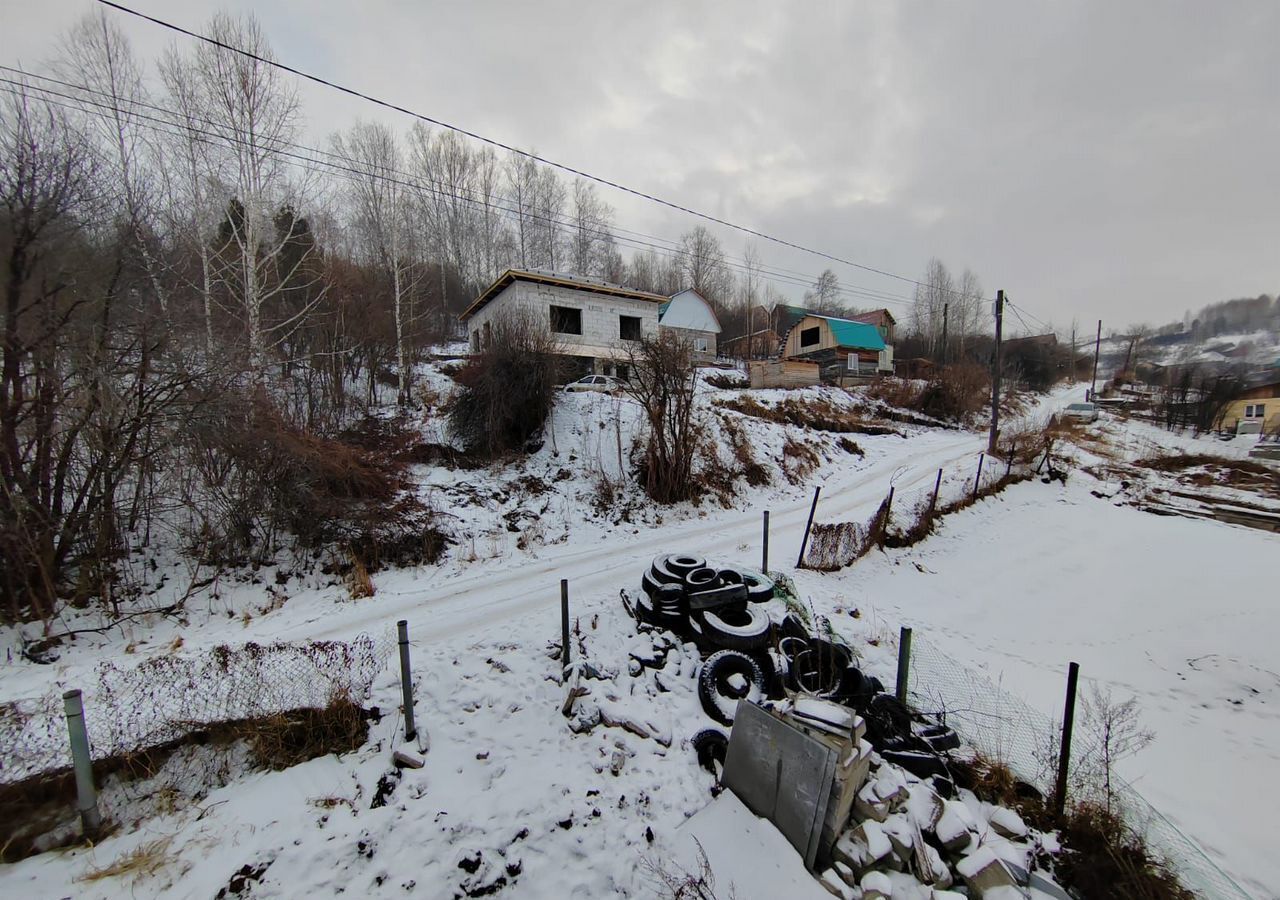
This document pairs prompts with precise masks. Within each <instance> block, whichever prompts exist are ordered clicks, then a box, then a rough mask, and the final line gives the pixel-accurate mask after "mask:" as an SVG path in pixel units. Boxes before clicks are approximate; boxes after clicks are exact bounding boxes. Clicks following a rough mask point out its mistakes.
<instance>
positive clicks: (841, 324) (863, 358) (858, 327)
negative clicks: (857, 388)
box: [782, 313, 893, 384]
mask: <svg viewBox="0 0 1280 900" xmlns="http://www.w3.org/2000/svg"><path fill="white" fill-rule="evenodd" d="M782 358H783V359H807V360H811V361H813V362H816V363H818V365H819V368H820V371H821V374H822V380H823V381H824V382H827V383H830V384H843V383H844V382H845V381H846V380H847V379H857V378H865V377H868V376H875V375H881V374H887V375H891V374H893V345H892V344H890V343H886V342H885V334H884V329H882V328H879V327H877V326H876V325H874V324H872V323H870V322H857V321H854V320H853V319H840V318H836V317H835V316H819V315H814V314H813V313H809V314H808V315H805V316H804V317H803V318H801V319H799V320H798V321H797V322H796V323H795V324H794V325H792V326H791V329H790V331H788V332H787V336H786V339H785V341H784V342H783V349H782Z"/></svg>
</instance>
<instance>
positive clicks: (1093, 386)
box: [1089, 319, 1102, 403]
mask: <svg viewBox="0 0 1280 900" xmlns="http://www.w3.org/2000/svg"><path fill="white" fill-rule="evenodd" d="M1101 350H1102V320H1101V319H1099V320H1098V337H1097V340H1095V341H1094V342H1093V378H1091V379H1089V402H1091V403H1092V402H1093V395H1094V393H1095V392H1096V391H1097V390H1098V354H1099V352H1100V351H1101Z"/></svg>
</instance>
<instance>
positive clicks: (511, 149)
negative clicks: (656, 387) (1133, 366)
mask: <svg viewBox="0 0 1280 900" xmlns="http://www.w3.org/2000/svg"><path fill="white" fill-rule="evenodd" d="M97 2H98V3H101V4H102V5H103V6H106V7H109V8H110V9H114V10H116V11H118V12H122V13H125V14H127V15H130V16H134V17H136V18H138V19H142V20H143V21H147V22H150V23H152V24H154V25H159V26H160V27H162V28H167V29H169V30H170V31H174V32H177V33H179V34H182V35H185V36H187V37H189V38H192V39H194V40H197V41H202V42H204V43H206V44H209V45H211V46H214V47H217V48H219V49H221V50H227V51H229V52H232V53H236V54H239V55H241V56H244V57H246V58H247V59H251V60H254V61H255V62H259V63H262V64H263V65H268V66H272V67H273V68H277V69H280V70H281V71H284V72H289V73H290V74H292V75H295V76H297V77H298V78H303V79H306V80H307V81H311V82H313V83H315V84H319V85H323V86H324V87H327V88H329V89H331V90H335V91H339V92H340V93H343V94H347V95H349V96H352V97H356V98H358V99H360V100H364V101H366V102H368V103H373V104H375V105H377V106H381V107H383V108H384V109H389V110H391V111H393V112H397V113H401V114H403V115H406V116H410V117H412V118H414V119H418V120H419V121H422V122H426V123H428V124H430V125H435V126H437V127H440V128H446V129H448V130H450V131H453V132H456V133H458V134H461V135H464V136H466V137H469V138H471V139H472V140H475V141H480V142H482V143H485V144H488V145H490V146H492V147H497V148H499V149H501V150H505V151H507V152H508V153H513V154H516V155H518V156H522V157H524V158H526V159H530V160H533V161H534V162H537V163H540V164H542V165H545V166H550V167H552V168H555V169H559V170H561V171H563V172H568V173H570V174H571V175H575V176H578V177H580V178H585V179H587V180H589V181H593V182H595V183H597V184H601V185H604V186H606V187H610V188H613V189H614V190H618V191H622V192H623V193H626V194H631V195H632V196H635V197H639V198H640V199H642V200H647V201H650V202H652V203H656V204H659V205H660V206H665V207H667V208H668V209H672V210H675V211H677V212H682V213H685V214H687V215H691V216H694V217H696V218H699V219H702V220H704V221H707V222H712V223H715V224H717V225H722V226H724V227H725V228H730V229H733V230H735V231H739V232H741V233H743V234H749V235H751V236H752V237H757V238H760V239H761V240H765V241H769V242H771V243H774V244H778V245H780V246H783V247H789V248H791V249H793V250H799V251H801V252H803V253H808V254H811V255H813V256H817V257H820V258H822V259H827V260H830V261H832V262H836V263H840V264H841V265H845V266H850V267H851V268H855V269H861V270H862V271H864V272H871V273H873V274H876V275H881V276H883V277H885V278H892V279H895V280H897V281H902V282H905V283H907V284H911V285H915V286H916V287H929V285H927V284H925V283H924V282H921V281H918V280H916V279H914V278H910V277H908V276H906V275H899V274H897V273H896V272H890V271H888V270H887V269H880V268H877V267H875V266H868V265H865V264H863V263H859V262H855V261H854V260H851V259H846V258H844V257H840V256H835V255H833V254H830V253H827V252H825V251H822V250H816V249H814V248H812V247H806V246H804V245H803V244H798V243H795V242H794V241H789V240H786V239H784V238H780V237H776V236H774V235H771V234H767V233H765V232H763V231H759V230H757V229H754V228H750V227H748V226H746V225H739V224H737V223H735V222H730V221H728V220H727V219H722V218H719V217H718V216H713V215H711V214H709V213H704V212H700V211H699V210H696V209H692V208H691V207H688V206H684V205H682V204H680V203H676V202H674V201H672V200H667V199H664V198H662V197H658V196H655V195H653V194H650V193H647V192H645V191H642V190H639V189H637V188H632V187H628V186H627V185H624V184H620V183H619V182H616V181H611V180H609V179H607V178H603V177H601V176H599V175H593V174H591V173H590V172H587V171H585V170H582V169H577V168H574V167H573V166H569V165H566V164H565V163H561V162H556V161H555V160H552V159H547V158H546V157H542V156H539V155H537V154H536V153H531V152H530V151H528V150H522V149H520V148H518V147H515V146H512V145H511V144H507V143H504V142H502V141H499V140H496V139H494V138H490V137H486V136H485V135H482V134H479V133H477V132H474V131H470V130H468V129H466V128H462V127H460V126H457V125H453V124H450V123H449V122H445V121H443V120H441V119H436V118H433V117H432V116H428V115H425V114H423V113H419V112H415V111H414V110H411V109H408V108H406V107H404V106H400V105H399V104H396V103H392V102H390V101H387V100H382V99H380V98H378V97H374V96H372V95H371V94H366V93H364V92H362V91H359V90H356V89H355V88H351V87H347V86H346V85H342V84H339V83H337V82H334V81H330V80H329V79H327V78H323V77H321V76H319V75H315V74H312V73H310V72H307V71H304V70H302V69H298V68H296V67H294V66H290V65H288V64H286V63H282V62H279V61H278V60H275V59H271V58H269V57H263V56H259V55H258V54H256V53H252V52H250V51H248V50H244V49H242V48H240V47H235V46H232V45H230V44H226V43H223V42H222V41H219V40H217V39H216V38H211V37H209V36H208V35H204V34H201V33H200V32H198V31H192V30H190V29H188V28H184V27H182V26H181V25H176V24H174V23H172V22H168V21H166V20H164V19H161V18H158V17H156V16H152V15H148V14H146V13H143V12H139V11H138V10H135V9H131V8H129V7H128V6H125V5H123V4H120V3H116V2H114V0H97ZM935 289H937V288H935ZM944 290H946V289H944ZM948 292H949V293H952V294H957V295H959V293H960V292H958V291H956V290H954V289H950V290H948Z"/></svg>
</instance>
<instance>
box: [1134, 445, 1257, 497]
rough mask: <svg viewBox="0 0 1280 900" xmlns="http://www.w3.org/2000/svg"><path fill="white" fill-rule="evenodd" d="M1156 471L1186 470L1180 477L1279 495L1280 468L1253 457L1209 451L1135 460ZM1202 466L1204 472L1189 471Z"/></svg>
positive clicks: (1199, 482) (1139, 464) (1136, 464)
mask: <svg viewBox="0 0 1280 900" xmlns="http://www.w3.org/2000/svg"><path fill="white" fill-rule="evenodd" d="M1134 465H1135V466H1138V467H1139V468H1143V469H1151V470H1152V471H1155V472H1167V473H1179V472H1180V473H1184V474H1183V475H1182V477H1181V478H1180V479H1179V480H1180V481H1183V482H1185V483H1187V484H1194V485H1198V486H1201V487H1207V486H1209V485H1221V486H1224V487H1233V488H1240V489H1242V490H1247V491H1250V490H1251V491H1260V492H1262V493H1270V494H1273V495H1275V496H1280V469H1277V468H1274V467H1272V466H1268V465H1266V464H1264V463H1260V462H1255V461H1253V460H1251V459H1228V458H1227V457H1225V456H1213V455H1211V454H1207V453H1175V454H1170V455H1168V456H1153V457H1148V458H1147V459H1140V460H1137V461H1136V462H1134ZM1191 469H1203V470H1204V471H1201V472H1189V470H1191Z"/></svg>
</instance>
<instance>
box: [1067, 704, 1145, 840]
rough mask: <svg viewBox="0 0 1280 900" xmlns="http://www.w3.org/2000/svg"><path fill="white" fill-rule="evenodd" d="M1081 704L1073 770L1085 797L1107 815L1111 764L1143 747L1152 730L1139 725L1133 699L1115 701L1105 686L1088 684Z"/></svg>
mask: <svg viewBox="0 0 1280 900" xmlns="http://www.w3.org/2000/svg"><path fill="white" fill-rule="evenodd" d="M1083 701H1084V702H1083V703H1082V705H1081V710H1082V718H1081V726H1082V731H1083V732H1084V734H1085V735H1086V736H1087V740H1086V741H1085V742H1084V752H1082V753H1080V754H1078V757H1077V760H1076V762H1075V769H1076V772H1077V773H1078V778H1079V781H1080V783H1081V785H1082V787H1083V789H1084V792H1085V794H1086V797H1087V799H1094V798H1096V801H1097V802H1098V803H1100V804H1101V805H1102V807H1103V809H1104V810H1105V811H1106V813H1107V814H1108V815H1110V814H1111V813H1113V812H1118V811H1117V810H1116V809H1115V798H1116V789H1115V764H1116V763H1117V762H1119V761H1120V760H1122V759H1126V758H1128V757H1130V756H1133V755H1134V754H1135V753H1138V752H1140V751H1142V750H1143V749H1145V748H1146V747H1147V746H1149V745H1150V744H1151V742H1152V741H1153V740H1155V733H1154V732H1152V731H1151V730H1149V729H1147V728H1145V727H1143V725H1142V721H1141V710H1140V708H1139V707H1138V701H1137V699H1136V698H1133V697H1130V698H1129V699H1128V700H1123V701H1120V700H1116V699H1115V698H1114V696H1113V695H1112V692H1111V689H1110V688H1109V687H1103V686H1101V685H1099V684H1097V683H1092V684H1090V686H1089V689H1088V690H1087V691H1085V693H1084V697H1083Z"/></svg>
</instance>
